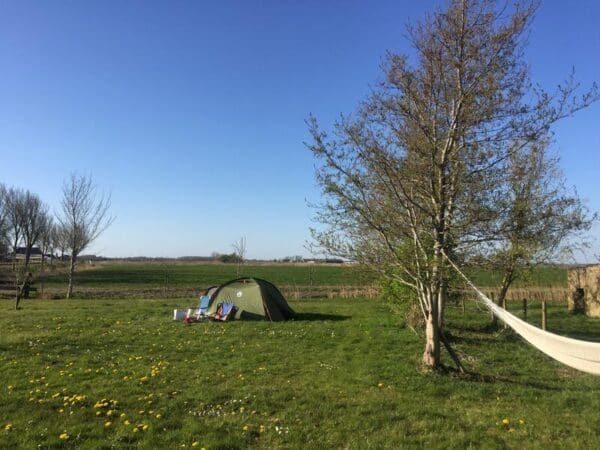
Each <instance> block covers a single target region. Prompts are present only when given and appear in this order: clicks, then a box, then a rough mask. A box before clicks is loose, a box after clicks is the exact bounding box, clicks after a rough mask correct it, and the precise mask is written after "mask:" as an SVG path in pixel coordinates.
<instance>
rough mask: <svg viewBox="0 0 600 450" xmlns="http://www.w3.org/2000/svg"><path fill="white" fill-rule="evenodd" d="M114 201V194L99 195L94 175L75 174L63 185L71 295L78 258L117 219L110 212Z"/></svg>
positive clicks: (63, 224)
mask: <svg viewBox="0 0 600 450" xmlns="http://www.w3.org/2000/svg"><path fill="white" fill-rule="evenodd" d="M110 203H111V202H110V196H104V195H99V194H98V191H97V188H96V186H95V185H94V183H93V181H92V177H91V176H84V175H77V174H71V177H70V178H69V180H67V181H66V182H65V183H64V184H63V189H62V200H61V213H60V215H59V217H58V223H59V224H60V229H61V233H62V234H63V238H64V242H65V245H66V249H67V250H68V251H69V252H70V258H69V268H68V275H69V285H68V288H67V298H71V296H72V294H73V275H74V273H75V269H76V266H77V257H78V256H79V255H80V254H81V252H82V251H83V250H84V249H86V248H87V247H88V245H90V244H91V243H92V242H93V241H94V240H96V239H97V238H98V236H100V235H101V234H102V233H103V232H104V231H105V230H106V229H107V228H108V227H109V226H110V225H111V224H112V222H113V221H114V218H113V217H111V216H110V214H109V209H110Z"/></svg>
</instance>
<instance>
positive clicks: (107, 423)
mask: <svg viewBox="0 0 600 450" xmlns="http://www.w3.org/2000/svg"><path fill="white" fill-rule="evenodd" d="M111 425H112V422H111V421H110V420H109V421H108V422H104V427H105V428H108V427H110V426H111Z"/></svg>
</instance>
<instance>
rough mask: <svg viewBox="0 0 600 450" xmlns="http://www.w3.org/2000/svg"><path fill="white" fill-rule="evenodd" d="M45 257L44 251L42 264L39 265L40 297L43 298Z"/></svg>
mask: <svg viewBox="0 0 600 450" xmlns="http://www.w3.org/2000/svg"><path fill="white" fill-rule="evenodd" d="M45 259H46V255H45V252H42V266H41V267H40V291H41V292H40V297H41V298H44V260H45Z"/></svg>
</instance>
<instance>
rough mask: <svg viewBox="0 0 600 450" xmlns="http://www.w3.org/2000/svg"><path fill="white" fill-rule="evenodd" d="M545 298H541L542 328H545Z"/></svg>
mask: <svg viewBox="0 0 600 450" xmlns="http://www.w3.org/2000/svg"><path fill="white" fill-rule="evenodd" d="M546 312H547V311H546V300H542V330H545V329H546Z"/></svg>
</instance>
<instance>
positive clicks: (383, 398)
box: [0, 299, 600, 449]
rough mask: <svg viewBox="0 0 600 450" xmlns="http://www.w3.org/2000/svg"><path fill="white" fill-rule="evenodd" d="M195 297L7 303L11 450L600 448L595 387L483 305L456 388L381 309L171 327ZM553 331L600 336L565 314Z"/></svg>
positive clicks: (3, 345)
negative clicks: (425, 369) (495, 321)
mask: <svg viewBox="0 0 600 450" xmlns="http://www.w3.org/2000/svg"><path fill="white" fill-rule="evenodd" d="M191 302H192V300H172V299H169V300H126V301H125V300H93V301H90V300H71V301H65V300H59V301H40V300H31V301H27V302H26V303H25V305H24V307H25V308H24V309H23V310H21V311H14V310H12V302H9V301H2V302H1V303H0V380H1V381H2V383H1V384H0V386H1V387H0V404H1V405H2V408H1V410H0V448H11V447H12V448H33V447H36V446H41V447H43V448H71V447H73V448H74V447H82V448H110V447H132V446H135V447H140V448H181V447H191V446H192V445H194V443H195V445H196V446H197V448H202V447H205V448H209V449H217V448H222V449H224V448H246V447H255V448H356V449H363V448H398V447H427V448H466V447H483V448H498V447H509V448H510V447H519V448H521V447H523V446H525V447H533V448H544V447H552V448H557V447H562V448H577V447H579V448H594V447H598V446H599V445H600V437H599V436H598V435H597V433H596V430H597V428H598V426H599V425H600V414H598V410H600V396H599V395H598V393H599V391H600V379H598V378H595V377H593V376H590V375H585V374H581V373H578V372H575V371H573V370H570V369H568V368H565V367H564V366H561V365H560V364H558V363H555V362H554V361H552V360H550V359H548V358H547V357H546V356H544V355H543V354H541V353H539V352H538V351H536V350H535V349H533V348H531V347H529V346H528V345H527V344H525V343H523V342H522V341H521V340H520V339H518V338H517V337H515V336H513V335H512V334H511V333H510V332H505V331H499V332H492V331H489V330H488V328H487V325H488V323H489V315H488V314H487V313H486V312H484V311H482V310H481V309H480V308H479V307H478V306H477V305H476V304H474V303H467V310H466V313H465V314H463V313H462V311H461V309H460V308H457V307H450V308H449V311H448V324H449V327H450V330H451V332H452V333H451V334H452V336H451V338H452V340H453V342H454V345H455V346H456V348H457V350H458V352H459V353H460V354H461V355H462V356H463V360H464V363H465V365H466V366H467V367H468V369H469V370H470V371H472V372H473V373H474V374H475V375H472V376H469V377H459V376H456V375H453V374H451V373H449V374H431V373H422V372H421V371H420V370H419V369H418V367H419V359H420V354H421V351H422V340H421V338H420V337H419V336H416V335H415V334H413V332H411V331H410V330H409V329H408V328H406V327H404V326H403V320H402V318H401V316H398V315H394V314H391V313H390V308H389V306H388V305H387V304H386V303H383V302H380V301H373V300H370V301H367V300H361V299H343V300H342V299H334V300H306V301H297V302H292V304H291V305H292V307H293V308H294V309H295V310H296V311H297V312H298V313H299V317H298V320H295V321H292V322H287V323H269V322H232V323H225V324H214V323H202V324H196V325H192V326H186V325H183V324H181V323H176V322H173V321H171V320H170V319H171V315H172V309H173V308H174V307H176V306H185V305H187V304H189V303H191ZM511 306H514V307H515V309H516V308H518V305H517V304H515V305H511ZM536 306H537V305H535V304H534V305H531V307H530V314H529V317H530V320H531V321H532V322H535V323H538V322H539V309H538V308H537V307H536ZM548 323H549V327H550V328H551V329H552V330H554V331H557V332H560V333H563V334H569V335H572V336H577V337H584V338H596V339H597V338H600V322H598V321H593V320H591V319H586V318H582V317H572V316H569V315H568V314H567V313H566V311H565V308H564V306H563V305H559V304H554V305H552V306H551V307H550V308H549V317H548ZM503 419H507V420H508V423H507V424H503V423H502V420H503ZM7 428H8V429H7ZM61 436H62V438H63V439H61Z"/></svg>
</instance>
